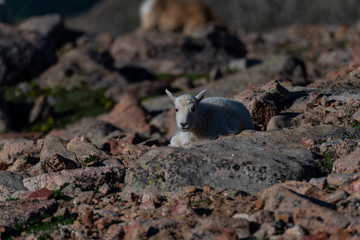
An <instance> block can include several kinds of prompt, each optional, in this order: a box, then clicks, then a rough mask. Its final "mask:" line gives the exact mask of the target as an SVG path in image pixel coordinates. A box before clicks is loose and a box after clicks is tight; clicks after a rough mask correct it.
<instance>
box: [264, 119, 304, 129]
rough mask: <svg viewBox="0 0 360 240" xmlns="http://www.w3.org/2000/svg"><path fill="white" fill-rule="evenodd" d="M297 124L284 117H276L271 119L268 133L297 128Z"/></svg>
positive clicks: (268, 124)
mask: <svg viewBox="0 0 360 240" xmlns="http://www.w3.org/2000/svg"><path fill="white" fill-rule="evenodd" d="M296 125H297V123H296V121H294V120H293V119H291V118H287V117H286V116H283V115H275V116H273V117H272V118H270V120H269V122H268V123H267V125H266V130H267V131H274V130H282V129H284V128H290V127H294V126H296Z"/></svg>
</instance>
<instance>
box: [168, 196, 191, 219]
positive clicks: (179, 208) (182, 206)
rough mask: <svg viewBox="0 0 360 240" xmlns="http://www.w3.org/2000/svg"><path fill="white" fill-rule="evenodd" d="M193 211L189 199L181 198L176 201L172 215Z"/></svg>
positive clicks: (188, 213) (187, 213)
mask: <svg viewBox="0 0 360 240" xmlns="http://www.w3.org/2000/svg"><path fill="white" fill-rule="evenodd" d="M192 212H193V210H192V209H191V208H190V206H189V204H188V202H187V201H185V200H183V199H181V200H178V201H176V202H175V204H174V206H173V208H172V210H171V214H172V215H176V216H179V215H190V214H191V213H192Z"/></svg>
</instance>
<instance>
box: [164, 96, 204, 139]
mask: <svg viewBox="0 0 360 240" xmlns="http://www.w3.org/2000/svg"><path fill="white" fill-rule="evenodd" d="M205 91H206V90H204V91H202V92H201V93H199V94H198V95H196V96H191V95H188V94H185V95H181V96H179V97H175V96H174V95H173V94H172V93H171V92H169V91H168V90H166V93H167V94H168V96H169V97H170V99H171V100H172V101H173V103H174V105H175V111H176V124H177V127H178V128H179V129H180V130H181V131H184V132H186V131H189V130H191V128H192V127H193V126H194V122H195V117H196V112H197V106H198V103H199V102H200V101H201V99H202V98H203V96H204V93H205Z"/></svg>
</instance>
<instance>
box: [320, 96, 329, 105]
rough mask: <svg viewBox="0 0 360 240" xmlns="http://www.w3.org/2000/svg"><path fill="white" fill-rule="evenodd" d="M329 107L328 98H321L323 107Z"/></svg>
mask: <svg viewBox="0 0 360 240" xmlns="http://www.w3.org/2000/svg"><path fill="white" fill-rule="evenodd" d="M327 105H328V98H327V97H326V96H325V95H324V96H323V97H322V98H321V106H323V107H326V106H327Z"/></svg>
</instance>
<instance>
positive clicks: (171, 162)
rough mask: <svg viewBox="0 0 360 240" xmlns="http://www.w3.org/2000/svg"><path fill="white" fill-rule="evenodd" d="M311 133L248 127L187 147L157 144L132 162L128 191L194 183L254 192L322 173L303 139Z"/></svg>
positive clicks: (169, 190) (170, 189)
mask: <svg viewBox="0 0 360 240" xmlns="http://www.w3.org/2000/svg"><path fill="white" fill-rule="evenodd" d="M300 132H301V133H300ZM309 134H316V133H315V132H314V131H312V130H310V129H309V128H308V129H307V130H305V129H304V128H303V129H302V130H300V131H299V129H297V130H289V131H285V132H271V133H270V132H263V133H261V134H259V133H257V132H253V131H249V132H248V131H244V132H242V133H241V134H240V135H239V136H237V137H226V138H220V139H217V140H214V141H200V142H198V143H195V144H193V145H192V146H191V147H189V148H187V149H182V148H170V147H166V148H163V147H160V148H156V149H153V150H151V151H149V152H147V153H146V154H145V155H143V156H142V157H141V158H140V159H138V160H135V161H133V162H131V163H130V166H129V169H128V171H127V175H126V181H125V182H126V186H125V189H124V192H126V193H128V194H129V193H130V192H134V193H137V194H143V193H148V192H152V193H154V194H160V195H162V194H165V195H167V194H174V193H178V192H182V191H184V188H185V187H186V186H188V185H194V186H196V187H198V188H202V187H204V186H209V187H211V188H214V189H224V188H238V189H241V190H243V191H246V192H250V193H256V192H257V191H259V190H260V189H263V188H266V187H269V186H271V185H272V184H275V183H279V182H283V181H285V180H290V179H297V180H303V179H310V178H312V177H315V176H317V174H318V173H317V170H316V168H315V165H314V164H315V159H314V156H313V155H312V154H311V153H310V152H309V151H306V150H303V149H301V143H300V141H301V138H302V137H304V136H306V135H309ZM295 139H296V140H295ZM291 142H294V143H295V142H296V143H297V144H298V145H291ZM285 146H286V147H285ZM295 146H297V147H295ZM280 148H281V150H280ZM195 149H196V150H195ZM274 156H276V157H274ZM280 172H281V174H279V173H280Z"/></svg>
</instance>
